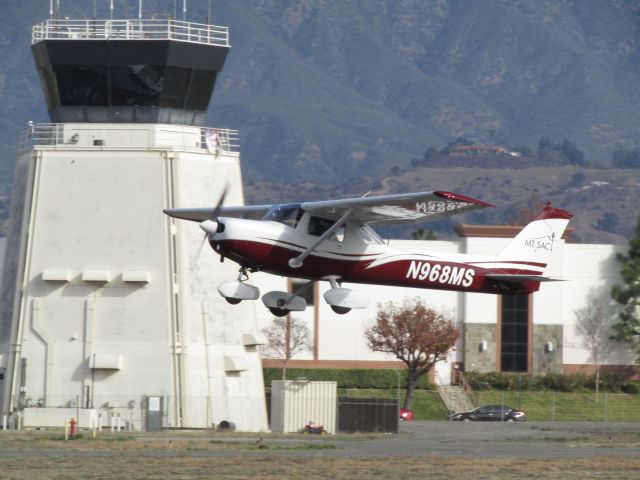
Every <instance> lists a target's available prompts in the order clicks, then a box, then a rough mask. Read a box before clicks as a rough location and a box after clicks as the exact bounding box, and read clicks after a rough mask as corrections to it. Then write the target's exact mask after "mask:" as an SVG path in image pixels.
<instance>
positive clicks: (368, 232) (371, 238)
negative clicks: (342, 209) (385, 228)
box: [358, 225, 384, 245]
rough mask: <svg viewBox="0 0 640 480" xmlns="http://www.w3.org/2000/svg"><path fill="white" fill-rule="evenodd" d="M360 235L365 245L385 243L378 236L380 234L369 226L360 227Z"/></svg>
mask: <svg viewBox="0 0 640 480" xmlns="http://www.w3.org/2000/svg"><path fill="white" fill-rule="evenodd" d="M358 235H359V236H360V238H361V239H362V240H364V242H365V243H368V244H374V245H375V244H377V245H384V241H383V240H382V239H381V238H380V237H379V236H378V234H377V233H376V232H375V231H374V230H373V228H371V227H370V226H369V225H360V228H359V229H358Z"/></svg>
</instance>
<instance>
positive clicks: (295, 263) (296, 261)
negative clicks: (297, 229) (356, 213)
mask: <svg viewBox="0 0 640 480" xmlns="http://www.w3.org/2000/svg"><path fill="white" fill-rule="evenodd" d="M349 215H351V209H348V210H347V212H346V213H345V214H344V215H342V216H341V217H340V218H339V219H338V220H337V221H336V223H334V224H333V225H331V227H330V228H329V230H327V231H326V232H324V233H323V234H322V235H320V238H318V240H316V241H315V242H314V244H313V245H311V246H310V247H309V248H307V249H306V250H305V251H304V252H302V253H301V254H300V255H298V256H297V257H295V258H291V259H290V260H289V266H290V267H291V268H300V267H301V266H302V262H303V261H304V259H305V258H307V257H308V256H309V255H311V254H312V253H313V251H314V250H315V249H316V248H317V247H318V245H320V244H321V243H322V242H324V241H325V240H326V239H327V238H329V237H330V236H331V235H333V234H334V233H335V232H336V230H338V228H340V226H342V224H343V223H344V221H345V220H346V219H347V218H348V217H349Z"/></svg>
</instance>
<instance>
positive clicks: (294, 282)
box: [291, 278, 314, 306]
mask: <svg viewBox="0 0 640 480" xmlns="http://www.w3.org/2000/svg"><path fill="white" fill-rule="evenodd" d="M308 283H309V280H302V279H297V278H292V279H291V293H295V292H297V291H298V289H300V288H302V287H303V286H304V285H307V284H308ZM313 291H314V285H309V286H307V288H305V289H304V290H302V291H301V292H300V293H298V296H300V297H302V298H304V300H305V302H307V306H312V305H313V304H314V295H313Z"/></svg>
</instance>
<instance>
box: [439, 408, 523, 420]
mask: <svg viewBox="0 0 640 480" xmlns="http://www.w3.org/2000/svg"><path fill="white" fill-rule="evenodd" d="M526 418H527V417H526V415H525V414H524V412H521V411H519V410H515V409H513V408H511V407H507V406H506V405H483V406H482V407H478V408H476V409H475V410H471V411H470V412H464V413H454V414H452V415H449V420H451V421H457V422H470V421H484V422H524V421H525V420H526Z"/></svg>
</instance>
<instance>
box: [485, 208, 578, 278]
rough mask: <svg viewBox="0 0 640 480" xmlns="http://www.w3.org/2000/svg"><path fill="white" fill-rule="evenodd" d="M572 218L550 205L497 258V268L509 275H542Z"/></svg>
mask: <svg viewBox="0 0 640 480" xmlns="http://www.w3.org/2000/svg"><path fill="white" fill-rule="evenodd" d="M571 217H573V214H572V213H571V212H567V211H566V210H561V209H559V208H553V207H552V206H551V203H547V205H546V206H545V207H544V208H543V209H542V211H541V212H540V213H539V214H538V215H537V216H536V217H535V218H534V219H533V220H532V221H531V223H529V224H528V225H527V226H526V227H524V228H523V229H522V230H521V231H520V233H518V235H516V237H515V238H514V239H513V240H512V241H511V242H510V243H509V244H508V245H507V246H506V247H505V248H504V250H502V251H501V252H500V253H499V254H498V255H497V256H496V259H495V261H496V264H495V266H496V268H499V269H501V270H502V269H504V271H505V273H509V274H516V275H517V274H521V275H527V274H529V275H542V274H543V273H544V270H545V269H546V267H547V264H548V263H549V259H550V258H551V254H552V253H553V249H554V248H555V246H556V245H557V244H558V242H559V241H560V239H561V238H562V234H563V233H564V230H565V228H566V227H567V224H568V223H569V220H570V219H571Z"/></svg>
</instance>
